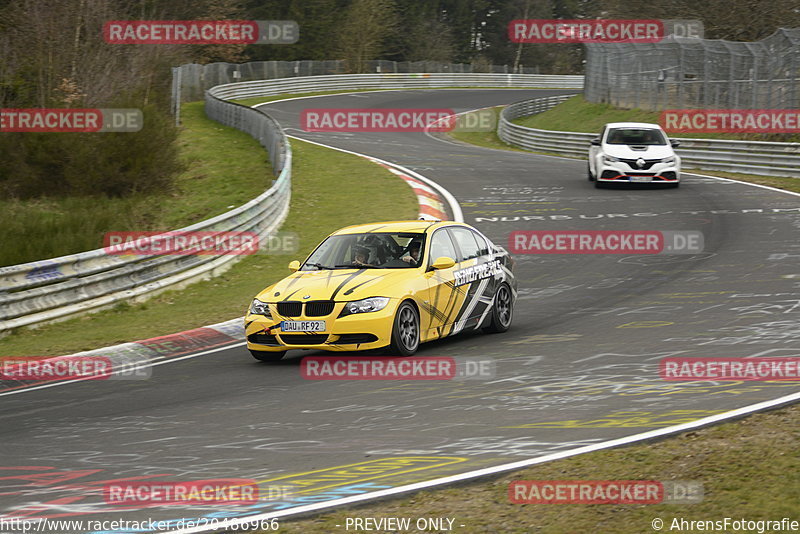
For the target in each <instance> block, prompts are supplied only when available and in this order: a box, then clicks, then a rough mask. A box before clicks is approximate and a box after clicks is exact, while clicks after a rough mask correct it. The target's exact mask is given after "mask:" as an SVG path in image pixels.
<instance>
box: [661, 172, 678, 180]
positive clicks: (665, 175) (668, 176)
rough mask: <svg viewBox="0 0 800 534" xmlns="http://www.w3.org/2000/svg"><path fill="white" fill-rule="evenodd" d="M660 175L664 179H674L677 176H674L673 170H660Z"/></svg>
mask: <svg viewBox="0 0 800 534" xmlns="http://www.w3.org/2000/svg"><path fill="white" fill-rule="evenodd" d="M661 177H662V178H663V179H664V180H675V179H676V178H677V176H675V173H674V172H673V171H668V172H662V173H661Z"/></svg>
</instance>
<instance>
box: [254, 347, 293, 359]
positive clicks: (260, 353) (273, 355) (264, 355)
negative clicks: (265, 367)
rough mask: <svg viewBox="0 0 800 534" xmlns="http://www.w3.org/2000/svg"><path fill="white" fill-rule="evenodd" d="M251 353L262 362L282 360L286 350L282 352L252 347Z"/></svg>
mask: <svg viewBox="0 0 800 534" xmlns="http://www.w3.org/2000/svg"><path fill="white" fill-rule="evenodd" d="M250 354H252V355H253V358H255V359H256V360H258V361H260V362H277V361H280V360H281V358H283V357H284V356H286V351H285V350H284V351H281V352H269V351H266V350H253V349H250Z"/></svg>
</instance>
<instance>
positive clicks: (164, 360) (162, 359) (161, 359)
mask: <svg viewBox="0 0 800 534" xmlns="http://www.w3.org/2000/svg"><path fill="white" fill-rule="evenodd" d="M244 344H245V342H244V341H238V342H236V343H233V344H229V345H223V346H221V347H216V348H213V349H208V350H204V351H202V352H198V353H193V354H187V355H185V356H176V357H175V358H168V357H166V356H156V357H155V358H152V359H151V360H150V361H151V362H152V363H146V364H143V365H137V366H135V367H132V368H126V369H125V370H124V371H119V372H117V373H111V375H112V376H113V375H115V374H120V373H123V372H124V373H128V372H130V371H131V370H136V369H147V368H148V367H157V366H159V365H164V364H168V363H173V362H179V361H181V360H188V359H191V358H197V357H198V356H205V355H206V354H211V353H214V352H219V351H221V350H227V349H232V348H235V347H241V346H242V345H244ZM86 380H97V377H95V376H87V377H86V378H74V379H72V380H58V381H53V382H48V383H46V384H40V385H36V386H30V387H22V388H20V389H15V390H13V391H6V392H3V393H0V397H5V396H6V395H16V394H18V393H27V392H29V391H36V390H38V389H46V388H52V387H56V386H65V385H67V384H74V383H75V382H84V381H86Z"/></svg>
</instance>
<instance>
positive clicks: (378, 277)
mask: <svg viewBox="0 0 800 534" xmlns="http://www.w3.org/2000/svg"><path fill="white" fill-rule="evenodd" d="M385 277H386V275H382V276H376V277H375V278H371V279H369V280H364V281H363V282H361V283H360V284H356V285H354V286H353V287H351V288H350V289H348V290H347V291H345V292H344V293H342V294H343V295H349V294H350V293H352V292H353V291H355V290H356V289H358V288H359V287H361V286H363V285H364V284H369V283H370V282H374V281H375V280H380V279H381V278H385Z"/></svg>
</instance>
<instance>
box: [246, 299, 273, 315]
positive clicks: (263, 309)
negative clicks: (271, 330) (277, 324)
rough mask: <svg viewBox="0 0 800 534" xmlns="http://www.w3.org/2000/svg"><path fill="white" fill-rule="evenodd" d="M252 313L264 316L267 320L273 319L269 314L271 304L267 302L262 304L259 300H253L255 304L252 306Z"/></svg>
mask: <svg viewBox="0 0 800 534" xmlns="http://www.w3.org/2000/svg"><path fill="white" fill-rule="evenodd" d="M250 313H252V314H253V315H263V316H264V317H267V318H272V316H271V315H270V313H269V304H267V303H266V302H261V301H260V300H258V299H253V303H252V304H251V305H250Z"/></svg>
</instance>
